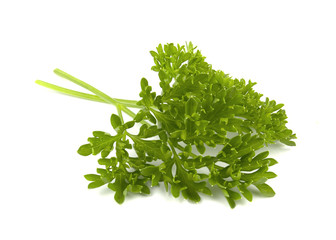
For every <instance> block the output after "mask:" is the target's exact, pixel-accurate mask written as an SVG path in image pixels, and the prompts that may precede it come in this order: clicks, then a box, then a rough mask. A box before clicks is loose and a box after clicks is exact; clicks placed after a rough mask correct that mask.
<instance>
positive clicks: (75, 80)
mask: <svg viewBox="0 0 336 240" xmlns="http://www.w3.org/2000/svg"><path fill="white" fill-rule="evenodd" d="M54 73H55V74H56V75H58V76H60V77H62V78H64V79H67V80H69V81H71V82H73V83H75V84H77V85H79V86H81V87H83V88H85V89H87V90H89V91H90V92H92V93H94V94H96V95H97V96H98V97H100V98H101V99H102V100H104V101H105V102H107V103H111V104H113V105H114V106H116V107H117V105H120V109H121V110H122V111H123V112H125V113H126V114H128V115H129V116H130V117H132V118H134V117H135V115H136V114H135V113H134V112H132V111H131V110H129V109H128V108H127V107H126V106H125V105H123V104H121V103H119V102H118V101H117V100H115V99H114V98H111V97H110V96H108V95H107V94H105V93H103V92H102V91H100V90H98V89H97V88H95V87H93V86H91V85H90V84H88V83H86V82H83V81H81V80H79V79H78V78H75V77H74V76H71V75H70V74H68V73H66V72H64V71H62V70H60V69H58V68H56V69H55V70H54Z"/></svg>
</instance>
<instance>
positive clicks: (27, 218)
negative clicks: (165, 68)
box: [0, 0, 336, 239]
mask: <svg viewBox="0 0 336 240" xmlns="http://www.w3.org/2000/svg"><path fill="white" fill-rule="evenodd" d="M120 2H122V3H120ZM333 3H334V1H323V0H319V1H211V0H207V1H183V0H180V1H174V0H170V1H146V0H141V1H100V0H96V1H85V0H81V1H71V0H67V1H62V0H58V1H46V0H44V1H36V0H35V1H33V0H31V1H15V0H11V1H9V0H3V1H1V2H0V83H1V85H0V88H1V93H0V106H1V117H0V134H1V135H0V149H1V155H0V193H1V197H0V220H1V223H0V239H181V238H184V239H205V238H209V239H211V238H215V239H231V238H234V239H284V238H288V239H305V238H307V237H311V238H312V239H314V238H315V239H316V238H319V239H335V237H336V236H335V233H334V229H333V228H334V227H335V214H336V211H335V183H334V182H335V178H334V177H333V175H334V169H335V160H336V157H335V153H334V149H335V118H334V117H333V116H334V113H335V102H336V101H335V94H334V92H335V86H334V85H335V84H334V82H335V66H336V59H335V58H336V47H335V43H336V36H335V29H336V27H335V22H336V15H335V10H336V7H335V6H334V4H333ZM185 41H192V42H193V43H194V44H195V45H197V46H198V48H199V49H200V50H201V51H202V53H203V55H205V56H207V61H208V62H209V63H211V64H212V65H213V67H214V68H215V69H222V70H223V71H224V72H226V73H229V74H230V75H231V76H233V77H237V78H245V79H247V80H248V79H251V80H252V81H256V82H257V83H258V84H257V85H256V90H257V91H259V92H261V93H263V94H264V95H265V96H269V97H270V98H272V99H275V100H276V101H277V102H279V103H284V104H285V109H286V111H287V114H288V117H289V118H288V121H289V123H288V127H289V128H291V129H293V130H294V131H295V132H296V133H297V136H298V139H297V141H296V142H297V146H296V147H292V148H289V147H284V146H280V145H276V146H274V147H272V148H271V149H270V151H271V157H275V158H276V159H277V160H278V161H279V164H278V165H276V166H274V167H272V168H271V169H272V171H274V172H275V173H277V174H278V177H277V178H275V179H272V180H271V181H270V185H271V186H272V187H273V188H274V190H275V191H276V193H277V194H276V195H275V197H274V198H263V197H255V198H254V200H253V202H252V203H249V202H247V201H241V202H240V203H239V204H238V206H237V207H236V208H235V209H234V210H231V209H230V208H229V206H228V204H227V203H226V200H225V199H224V198H223V197H221V196H215V197H214V198H210V197H204V198H203V200H202V201H201V202H200V203H199V204H192V203H189V202H188V201H185V200H183V199H174V198H173V197H172V196H171V195H170V194H168V193H166V192H165V191H164V190H163V189H162V188H155V189H152V194H151V195H150V196H147V197H143V196H130V197H129V198H127V199H126V201H125V203H124V204H123V205H121V206H120V205H118V204H117V203H115V202H114V199H113V193H112V192H110V191H108V190H104V189H96V190H88V189H87V181H86V180H85V179H84V178H83V175H84V174H87V173H94V172H95V168H96V167H97V166H98V165H97V163H96V157H92V158H91V157H86V158H85V157H82V156H79V155H78V154H77V153H76V151H77V148H78V146H79V145H81V144H84V143H85V142H86V139H87V137H89V136H90V135H91V132H92V131H94V130H103V131H108V132H111V131H112V129H111V127H110V125H109V117H110V115H111V113H113V112H115V109H114V107H113V106H110V105H107V104H101V103H94V102H89V101H84V100H80V99H75V98H70V97H67V96H63V95H61V94H57V93H55V92H53V91H50V90H48V89H44V88H42V87H40V86H38V85H36V84H35V83H34V81H35V80H36V79H41V80H45V81H49V82H52V83H55V84H59V85H61V86H65V87H71V88H73V89H79V88H77V87H76V86H73V84H71V83H69V82H67V81H66V80H63V79H61V78H59V77H57V76H55V75H54V74H53V72H52V71H53V69H54V68H56V67H57V68H60V69H62V70H64V71H67V72H69V73H70V74H72V75H74V76H77V77H78V78H80V79H82V80H84V81H87V82H88V83H90V84H92V85H94V86H96V87H97V88H98V89H101V90H102V91H105V92H106V93H108V94H109V95H111V96H112V97H120V98H128V99H138V92H139V89H140V86H139V85H140V84H139V82H140V79H141V77H147V78H148V80H149V82H150V84H151V85H153V86H154V89H158V78H157V77H156V74H155V73H153V72H151V71H150V67H151V66H152V58H151V56H150V54H149V51H150V50H152V49H154V48H155V47H156V46H157V45H158V44H159V43H168V42H174V43H180V44H184V43H185Z"/></svg>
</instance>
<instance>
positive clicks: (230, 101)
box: [36, 43, 296, 208]
mask: <svg viewBox="0 0 336 240" xmlns="http://www.w3.org/2000/svg"><path fill="white" fill-rule="evenodd" d="M150 54H151V55H152V56H153V58H154V63H155V65H154V66H153V67H152V70H153V71H155V72H157V73H158V76H159V79H160V87H161V88H162V92H161V93H160V94H157V93H155V92H153V91H152V87H151V86H149V85H148V81H147V80H146V79H145V78H142V79H141V83H140V85H141V92H140V97H141V99H140V100H139V101H133V100H124V99H116V98H111V97H110V96H108V95H106V94H105V93H103V92H101V91H99V90H98V89H96V88H94V87H92V86H90V85H89V84H87V83H85V82H83V81H81V80H79V79H77V78H75V77H73V76H71V75H69V74H67V73H65V72H63V71H61V70H59V69H55V71H54V72H55V73H56V74H57V75H59V76H61V77H63V78H65V79H67V80H70V81H72V82H74V83H75V84H78V85H79V86H81V87H83V88H86V89H87V90H89V91H91V92H92V93H93V94H87V93H82V92H78V91H73V90H70V89H66V88H62V87H59V86H56V85H53V84H50V83H46V82H43V81H40V80H37V81H36V83H38V84H40V85H42V86H45V87H48V88H51V89H54V90H56V91H59V92H62V93H65V94H68V95H71V96H74V97H79V98H83V99H87V100H92V101H98V102H105V103H110V104H113V105H114V106H115V107H116V109H117V114H112V116H111V119H110V121H111V125H112V127H113V129H114V131H115V133H114V134H112V135H111V134H109V133H106V132H102V131H94V132H93V136H92V137H89V138H88V143H86V144H84V145H82V146H81V147H80V148H79V149H78V153H79V154H80V155H83V156H88V155H91V154H92V155H100V158H99V160H98V163H99V165H100V166H101V167H100V168H97V173H95V174H87V175H85V178H86V179H87V180H88V181H90V183H89V185H88V187H89V188H90V189H91V188H97V187H100V186H103V185H106V186H107V187H108V188H109V189H111V190H112V191H115V195H114V199H115V200H116V201H117V202H118V203H120V204H121V203H123V202H124V200H125V197H126V195H127V193H128V192H133V193H139V194H149V193H150V188H149V185H150V186H151V187H154V186H158V185H159V184H161V183H163V184H164V186H165V188H166V191H170V192H171V194H172V195H173V196H174V197H175V198H177V197H179V196H180V195H182V196H183V197H184V198H186V199H189V200H191V201H193V202H198V201H200V199H201V197H200V193H201V194H207V195H212V191H213V189H214V188H219V189H220V190H221V191H222V192H223V195H224V196H225V198H226V199H227V201H228V203H229V205H230V206H231V207H232V208H233V207H235V205H236V203H235V201H236V200H239V199H240V198H241V196H244V197H245V198H246V199H247V200H248V201H252V192H251V187H253V186H255V187H256V188H257V189H258V190H259V191H260V192H261V193H262V194H263V195H265V196H274V194H275V193H274V191H273V189H272V188H271V187H270V186H269V185H267V184H266V181H267V180H268V179H271V178H274V177H276V174H275V173H273V172H271V171H269V167H270V166H272V165H274V164H276V163H277V161H276V160H275V159H273V158H269V157H268V155H269V152H268V151H263V150H262V148H263V147H265V146H267V145H268V144H273V143H276V142H278V141H280V142H281V143H283V144H286V145H289V146H294V145H295V143H294V142H293V141H292V139H295V138H296V136H295V134H293V132H292V130H290V129H288V128H287V127H286V123H287V121H286V119H287V116H286V113H285V110H283V109H282V107H283V106H284V105H283V104H277V103H276V102H275V101H274V100H270V99H269V98H266V99H265V100H262V99H261V98H262V96H263V95H262V94H260V93H257V92H255V91H254V90H253V86H254V85H255V84H256V83H254V82H251V81H248V82H247V81H245V80H244V79H240V80H239V79H233V78H231V77H230V76H229V75H228V74H225V73H224V72H222V71H217V70H214V69H212V66H211V65H210V64H208V63H207V62H206V61H205V57H204V56H202V54H201V52H200V51H199V50H196V48H195V47H194V46H193V45H192V44H191V43H188V44H186V45H185V46H180V45H174V44H166V45H164V46H162V45H161V44H160V45H159V46H158V47H157V48H156V51H151V52H150ZM130 108H133V109H138V112H136V113H134V112H133V111H132V110H130ZM124 113H125V114H127V115H129V116H131V117H132V119H133V120H132V121H128V122H125V121H124V118H123V114H124ZM134 126H136V129H138V131H137V133H136V134H134V133H131V131H130V129H131V128H133V127H134ZM133 132H134V131H133ZM216 146H217V148H216V149H218V147H220V149H221V150H220V151H218V153H216V154H212V155H210V154H207V151H206V150H207V149H211V148H215V147H216ZM130 152H131V153H135V155H134V156H130V154H129V153H130Z"/></svg>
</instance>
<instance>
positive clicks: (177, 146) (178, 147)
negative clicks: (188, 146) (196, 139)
mask: <svg viewBox="0 0 336 240" xmlns="http://www.w3.org/2000/svg"><path fill="white" fill-rule="evenodd" d="M174 146H175V147H176V148H177V149H178V150H181V151H182V152H183V151H184V148H183V147H182V146H181V145H179V144H175V145H174ZM189 154H190V155H191V156H192V157H194V158H196V157H197V155H196V154H194V153H192V152H191V153H189Z"/></svg>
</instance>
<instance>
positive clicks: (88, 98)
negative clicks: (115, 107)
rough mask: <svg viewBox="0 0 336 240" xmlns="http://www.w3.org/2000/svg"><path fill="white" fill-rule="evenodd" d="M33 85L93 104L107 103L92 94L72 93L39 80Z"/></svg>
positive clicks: (72, 91)
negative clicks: (93, 102)
mask: <svg viewBox="0 0 336 240" xmlns="http://www.w3.org/2000/svg"><path fill="white" fill-rule="evenodd" d="M35 83H37V84H38V85H40V86H43V87H46V88H49V89H52V90H55V91H57V92H60V93H63V94H66V95H69V96H72V97H77V98H81V99H85V100H90V101H95V102H102V103H107V102H106V101H104V100H103V99H101V98H100V97H97V96H96V95H92V94H88V93H82V92H78V91H74V90H70V89H68V88H63V87H60V86H57V85H54V84H51V83H47V82H44V81H41V80H36V81H35Z"/></svg>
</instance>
